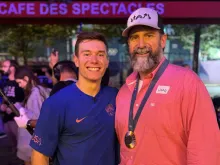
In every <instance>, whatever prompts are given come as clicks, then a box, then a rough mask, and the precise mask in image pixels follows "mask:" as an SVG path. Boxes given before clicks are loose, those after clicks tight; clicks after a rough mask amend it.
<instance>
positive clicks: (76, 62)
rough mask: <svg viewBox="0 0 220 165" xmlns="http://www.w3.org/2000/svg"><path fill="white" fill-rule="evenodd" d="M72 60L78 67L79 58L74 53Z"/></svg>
mask: <svg viewBox="0 0 220 165" xmlns="http://www.w3.org/2000/svg"><path fill="white" fill-rule="evenodd" d="M73 62H74V63H75V65H76V67H79V58H78V57H77V56H76V55H74V56H73Z"/></svg>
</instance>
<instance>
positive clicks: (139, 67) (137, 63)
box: [131, 56, 155, 72]
mask: <svg viewBox="0 0 220 165" xmlns="http://www.w3.org/2000/svg"><path fill="white" fill-rule="evenodd" d="M131 66H132V67H133V70H134V71H137V72H146V71H147V70H150V69H152V68H153V67H154V66H155V62H154V60H153V59H152V58H149V57H146V56H145V57H136V58H135V59H134V58H133V59H132V60H131Z"/></svg>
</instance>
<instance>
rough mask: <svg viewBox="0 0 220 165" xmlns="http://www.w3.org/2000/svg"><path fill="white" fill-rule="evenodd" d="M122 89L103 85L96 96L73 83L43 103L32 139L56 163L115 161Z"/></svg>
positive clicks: (101, 164) (103, 163) (84, 164)
mask: <svg viewBox="0 0 220 165" xmlns="http://www.w3.org/2000/svg"><path fill="white" fill-rule="evenodd" d="M117 92H118V90H117V89H116V88H111V87H107V86H106V87H102V88H101V89H100V91H99V93H98V94H97V95H96V96H95V97H92V96H89V95H86V94H85V93H83V92H82V91H81V90H79V88H78V87H77V86H76V84H72V85H70V86H68V87H66V88H64V89H62V90H61V91H60V92H58V93H56V94H54V95H53V96H51V97H49V98H48V99H47V100H46V101H45V102H44V103H43V106H42V109H41V114H40V117H39V120H38V122H37V126H36V129H35V133H34V135H33V138H32V140H31V142H30V145H31V147H32V148H34V149H35V150H37V151H38V152H40V153H42V154H44V155H46V156H49V157H53V159H54V160H53V162H54V164H55V165H73V164H77V165H115V143H116V142H115V139H116V135H115V131H114V123H115V100H116V95H117Z"/></svg>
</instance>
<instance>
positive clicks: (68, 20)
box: [0, 1, 220, 86]
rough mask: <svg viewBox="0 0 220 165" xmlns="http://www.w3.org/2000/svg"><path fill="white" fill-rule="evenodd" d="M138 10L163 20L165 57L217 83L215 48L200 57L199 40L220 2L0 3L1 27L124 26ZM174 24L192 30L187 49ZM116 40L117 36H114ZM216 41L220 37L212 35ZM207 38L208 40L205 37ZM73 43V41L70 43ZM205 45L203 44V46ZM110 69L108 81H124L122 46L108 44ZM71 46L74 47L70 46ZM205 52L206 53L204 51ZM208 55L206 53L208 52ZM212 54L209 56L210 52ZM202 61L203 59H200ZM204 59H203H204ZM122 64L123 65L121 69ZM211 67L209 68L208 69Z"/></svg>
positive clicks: (218, 16) (219, 16)
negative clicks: (147, 10) (144, 9)
mask: <svg viewBox="0 0 220 165" xmlns="http://www.w3.org/2000/svg"><path fill="white" fill-rule="evenodd" d="M139 7H149V8H153V9H155V10H157V11H158V13H159V14H160V15H161V16H162V17H163V18H164V23H165V24H166V25H167V26H165V27H166V29H165V31H166V32H167V33H168V34H169V40H168V45H167V48H166V50H165V54H166V56H167V57H168V58H169V59H170V60H171V61H172V62H174V63H177V64H182V63H188V64H190V66H191V68H192V69H193V70H194V71H195V72H197V73H198V74H199V75H201V77H202V79H203V80H204V82H205V83H207V84H220V78H219V76H217V75H216V74H215V73H214V72H213V71H214V70H218V68H217V67H219V69H220V63H219V62H220V49H219V46H215V45H214V46H213V47H210V51H211V49H214V50H215V54H217V55H215V58H211V59H212V62H214V63H215V65H214V63H211V62H210V60H207V59H210V57H208V58H204V57H203V56H202V58H200V56H201V53H200V52H201V51H200V49H201V48H202V44H201V43H202V42H209V41H208V40H205V39H203V38H201V37H202V36H204V34H205V32H204V28H203V27H205V28H206V29H207V28H212V27H213V26H216V27H217V28H216V30H217V32H216V34H220V32H219V33H218V30H219V31H220V29H218V27H219V26H218V24H220V12H219V8H220V2H218V1H176V2H175V1H161V2H158V1H69V2H66V3H63V2H47V1H26V2H25V1H24V2H21V1H19V2H18V1H2V2H0V23H1V24H79V25H85V26H86V25H92V24H103V25H104V24H111V25H117V24H124V25H125V24H126V19H127V18H128V16H129V14H130V13H132V12H133V11H134V10H135V9H137V8H139ZM174 25H178V26H182V28H183V29H184V27H186V28H189V29H190V30H192V29H193V33H192V35H193V39H192V44H191V47H187V48H185V47H184V45H182V44H181V42H179V40H178V37H180V36H182V35H185V34H177V33H176V32H175V29H173V27H174ZM186 25H187V26H186ZM118 37H120V36H118ZM216 37H217V40H219V41H220V35H216ZM207 39H208V38H207ZM73 43H74V42H73ZM204 44H205V43H204ZM110 45H111V47H110V48H111V49H110V60H111V63H112V65H110V67H112V68H114V69H115V68H117V69H115V70H116V71H115V72H114V74H113V75H112V79H114V80H117V83H118V85H116V86H120V85H121V83H123V82H124V77H126V73H127V72H126V71H127V70H128V67H126V66H127V64H128V58H127V57H123V56H126V55H124V54H125V53H124V52H126V50H127V49H126V46H124V45H123V44H122V45H120V44H118V43H117V42H115V41H114V42H111V43H110ZM73 46H74V45H73ZM208 51H209V50H208ZM209 54H210V53H209ZM211 54H213V53H211ZM201 59H203V60H201ZM204 59H206V60H204ZM125 64H126V66H125ZM211 66H212V67H211ZM213 66H215V68H213ZM210 68H211V69H210Z"/></svg>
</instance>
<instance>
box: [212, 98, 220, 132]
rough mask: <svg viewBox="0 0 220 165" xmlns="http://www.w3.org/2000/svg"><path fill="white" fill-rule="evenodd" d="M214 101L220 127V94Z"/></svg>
mask: <svg viewBox="0 0 220 165" xmlns="http://www.w3.org/2000/svg"><path fill="white" fill-rule="evenodd" d="M212 102H213V105H214V107H215V113H216V118H217V121H218V126H219V128H220V96H216V97H214V98H212Z"/></svg>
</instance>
